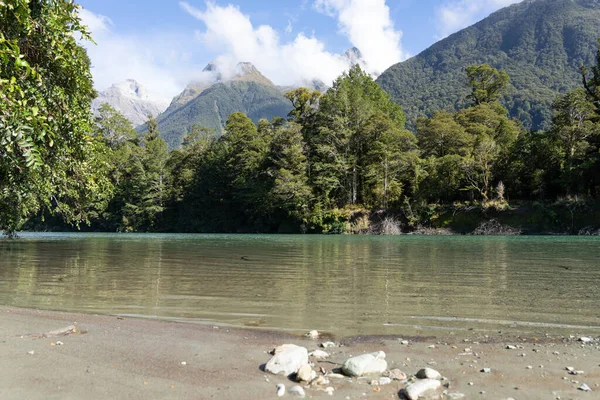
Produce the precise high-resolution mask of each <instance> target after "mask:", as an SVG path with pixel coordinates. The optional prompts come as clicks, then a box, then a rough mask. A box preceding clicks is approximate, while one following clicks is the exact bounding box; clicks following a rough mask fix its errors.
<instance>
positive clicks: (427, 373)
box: [417, 368, 442, 380]
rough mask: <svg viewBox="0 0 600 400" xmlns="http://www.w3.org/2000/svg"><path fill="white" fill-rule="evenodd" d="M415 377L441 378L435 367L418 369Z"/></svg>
mask: <svg viewBox="0 0 600 400" xmlns="http://www.w3.org/2000/svg"><path fill="white" fill-rule="evenodd" d="M417 378H419V379H438V380H439V379H441V378H442V374H440V373H439V372H437V371H436V370H435V369H432V368H423V369H421V370H419V372H417Z"/></svg>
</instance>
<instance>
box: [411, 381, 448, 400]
mask: <svg viewBox="0 0 600 400" xmlns="http://www.w3.org/2000/svg"><path fill="white" fill-rule="evenodd" d="M441 385H442V384H441V382H440V381H438V380H437V379H422V380H420V381H416V382H415V383H413V384H412V385H410V386H408V387H407V388H406V389H405V391H406V396H407V397H408V398H409V399H410V400H418V399H419V397H421V395H423V394H424V393H425V392H428V391H430V390H436V389H439V387H440V386H441Z"/></svg>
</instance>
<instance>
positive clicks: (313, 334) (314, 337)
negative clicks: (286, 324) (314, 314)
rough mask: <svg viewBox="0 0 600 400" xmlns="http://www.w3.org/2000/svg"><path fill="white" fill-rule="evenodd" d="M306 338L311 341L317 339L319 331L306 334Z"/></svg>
mask: <svg viewBox="0 0 600 400" xmlns="http://www.w3.org/2000/svg"><path fill="white" fill-rule="evenodd" d="M306 336H308V337H309V338H311V339H318V338H319V336H321V335H320V333H319V331H314V330H313V331H310V332H308V333H307V334H306Z"/></svg>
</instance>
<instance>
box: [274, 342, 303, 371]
mask: <svg viewBox="0 0 600 400" xmlns="http://www.w3.org/2000/svg"><path fill="white" fill-rule="evenodd" d="M285 346H286V348H285V349H284V350H282V351H280V352H277V351H276V354H275V355H274V356H273V357H272V358H271V359H270V360H269V362H267V365H265V371H266V372H270V373H272V374H275V375H277V374H284V375H286V376H289V375H291V374H295V373H296V372H298V370H299V369H300V367H301V366H303V365H304V364H308V351H307V350H306V349H305V348H304V347H300V346H296V345H285Z"/></svg>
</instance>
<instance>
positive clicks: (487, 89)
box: [466, 64, 510, 105]
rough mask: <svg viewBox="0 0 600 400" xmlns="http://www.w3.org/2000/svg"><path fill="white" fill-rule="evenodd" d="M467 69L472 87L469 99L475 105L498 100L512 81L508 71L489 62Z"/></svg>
mask: <svg viewBox="0 0 600 400" xmlns="http://www.w3.org/2000/svg"><path fill="white" fill-rule="evenodd" d="M466 71H467V77H468V79H469V87H470V88H471V94H470V95H468V96H467V99H469V100H471V101H473V103H474V104H475V105H480V104H483V103H492V102H495V101H497V100H498V99H499V98H500V96H502V94H503V92H504V91H505V90H506V88H507V87H508V83H509V82H510V78H509V76H508V74H507V73H506V72H504V71H498V70H497V69H496V68H494V67H492V66H490V65H489V64H481V65H472V66H470V67H467V69H466Z"/></svg>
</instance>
